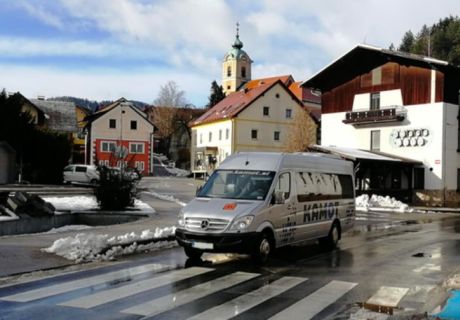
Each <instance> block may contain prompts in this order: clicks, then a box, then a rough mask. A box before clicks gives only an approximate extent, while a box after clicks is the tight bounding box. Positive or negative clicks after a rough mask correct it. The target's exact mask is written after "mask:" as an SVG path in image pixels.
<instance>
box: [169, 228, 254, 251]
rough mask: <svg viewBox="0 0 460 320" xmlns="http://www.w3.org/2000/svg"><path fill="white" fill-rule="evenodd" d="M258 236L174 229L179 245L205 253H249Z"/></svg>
mask: <svg viewBox="0 0 460 320" xmlns="http://www.w3.org/2000/svg"><path fill="white" fill-rule="evenodd" d="M259 236H260V233H258V232H244V233H220V234H204V233H197V232H190V231H187V230H183V229H176V240H177V242H178V243H179V245H181V246H182V247H189V248H195V249H199V250H202V251H206V252H234V253H251V252H252V251H253V249H254V247H255V246H256V244H257V240H258V238H259Z"/></svg>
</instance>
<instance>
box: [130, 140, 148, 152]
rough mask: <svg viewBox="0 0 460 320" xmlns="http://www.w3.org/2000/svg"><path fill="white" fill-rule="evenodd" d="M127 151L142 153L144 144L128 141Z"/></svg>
mask: <svg viewBox="0 0 460 320" xmlns="http://www.w3.org/2000/svg"><path fill="white" fill-rule="evenodd" d="M129 153H144V144H143V143H133V142H130V143H129Z"/></svg>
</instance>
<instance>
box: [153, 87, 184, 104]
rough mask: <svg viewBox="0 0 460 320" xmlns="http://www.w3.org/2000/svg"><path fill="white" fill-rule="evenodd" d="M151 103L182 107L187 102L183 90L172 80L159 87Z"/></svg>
mask: <svg viewBox="0 0 460 320" xmlns="http://www.w3.org/2000/svg"><path fill="white" fill-rule="evenodd" d="M153 103H154V104H155V105H156V106H161V107H183V106H185V105H186V104H187V100H186V99H185V91H183V90H180V89H179V86H178V85H177V84H176V83H175V82H174V81H168V83H166V84H165V85H164V86H161V87H160V92H159V93H158V97H157V98H156V99H155V101H154V102H153Z"/></svg>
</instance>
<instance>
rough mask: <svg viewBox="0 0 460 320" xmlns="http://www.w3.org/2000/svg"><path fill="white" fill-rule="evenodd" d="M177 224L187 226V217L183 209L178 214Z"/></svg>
mask: <svg viewBox="0 0 460 320" xmlns="http://www.w3.org/2000/svg"><path fill="white" fill-rule="evenodd" d="M177 225H178V226H179V227H185V218H184V213H183V212H182V211H181V212H179V215H178V216H177Z"/></svg>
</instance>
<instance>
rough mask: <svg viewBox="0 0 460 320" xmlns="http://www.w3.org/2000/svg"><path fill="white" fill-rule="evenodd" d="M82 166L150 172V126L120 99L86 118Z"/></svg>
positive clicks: (131, 106) (136, 109)
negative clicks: (84, 160) (129, 168)
mask: <svg viewBox="0 0 460 320" xmlns="http://www.w3.org/2000/svg"><path fill="white" fill-rule="evenodd" d="M86 120H87V121H88V123H87V125H86V129H87V135H86V163H90V164H95V165H106V166H109V167H122V166H124V167H132V168H137V169H138V170H139V171H140V172H141V173H142V174H144V175H147V174H149V173H151V172H152V153H153V141H154V140H153V132H154V125H153V124H152V123H151V122H150V121H149V120H148V119H147V116H146V114H145V113H144V112H142V111H141V110H139V109H138V108H136V107H135V106H134V105H133V104H132V103H130V102H128V101H127V100H126V99H124V98H121V99H119V100H117V101H115V102H114V103H112V104H110V105H108V106H107V107H105V108H104V109H101V110H99V111H97V112H95V113H93V114H92V115H90V116H88V117H87V118H86Z"/></svg>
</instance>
